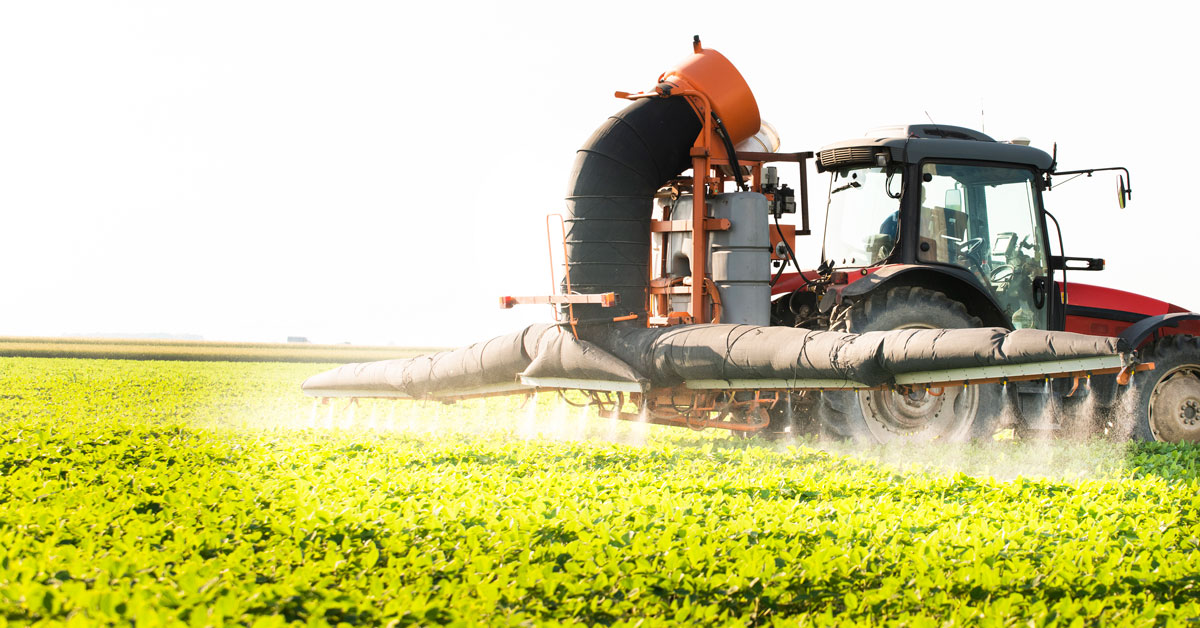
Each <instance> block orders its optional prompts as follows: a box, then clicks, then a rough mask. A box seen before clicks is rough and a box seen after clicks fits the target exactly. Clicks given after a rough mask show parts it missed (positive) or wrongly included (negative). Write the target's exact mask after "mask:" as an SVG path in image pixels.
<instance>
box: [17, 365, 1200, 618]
mask: <svg viewBox="0 0 1200 628" xmlns="http://www.w3.org/2000/svg"><path fill="white" fill-rule="evenodd" d="M324 368H325V367H324V366H321V365H296V364H250V363H205V362H189V363H177V362H132V361H102V360H49V359H0V625H2V624H4V623H5V622H11V623H16V624H24V623H37V622H48V623H67V624H73V625H94V624H98V623H108V622H116V623H125V622H135V623H136V624H137V625H138V626H143V625H145V626H155V625H186V626H204V625H213V626H220V625H225V624H230V623H239V624H244V625H253V626H272V625H282V624H289V623H292V624H305V625H327V624H333V625H336V624H350V625H355V624H359V625H389V624H392V625H414V624H415V625H427V624H433V623H464V624H487V625H508V624H520V625H524V624H530V623H544V622H555V623H581V624H596V623H601V624H619V625H626V624H628V625H633V624H639V623H643V624H647V625H652V624H671V625H680V624H704V625H708V624H721V625H730V624H732V625H760V624H782V625H796V624H800V625H808V624H818V625H840V624H858V623H865V624H872V625H875V624H887V625H904V626H937V625H959V624H971V625H985V626H992V625H995V626H1008V625H1029V624H1033V625H1038V626H1074V625H1085V624H1094V623H1111V624H1130V625H1146V626H1153V625H1185V624H1186V623H1187V621H1188V620H1189V619H1190V618H1195V617H1197V616H1200V601H1198V600H1200V496H1198V493H1200V490H1198V489H1200V479H1198V478H1200V473H1198V471H1200V449H1198V448H1197V447H1194V446H1168V445H1121V446H1115V445H1107V444H1096V443H1093V444H1082V445H1071V444H1052V445H1029V444H1025V443H1015V442H1009V443H998V444H997V445H996V447H994V448H991V449H972V448H968V449H966V450H956V451H955V452H953V453H949V452H947V451H940V452H938V453H937V455H932V456H925V455H924V454H925V453H928V446H925V447H923V448H911V449H906V450H901V451H892V452H890V453H889V452H886V451H869V452H857V453H855V452H838V453H830V452H827V451H822V450H819V449H816V448H814V447H813V446H812V445H811V444H809V445H806V444H798V445H792V446H785V445H777V444H771V443H764V442H761V441H757V440H740V439H734V438H726V437H725V436H723V435H721V434H713V433H711V432H705V433H702V434H696V433H693V432H689V431H687V430H680V429H673V428H661V429H660V428H655V427H652V426H650V427H648V426H639V425H633V426H626V425H618V424H617V423H616V422H615V421H611V420H609V419H604V418H599V417H594V416H593V417H590V418H588V419H587V421H586V424H585V425H584V426H583V427H580V426H579V425H578V424H577V423H576V417H577V414H576V413H577V412H578V411H577V410H574V409H570V411H569V413H567V412H566V411H565V410H563V409H560V408H559V407H558V406H557V404H556V403H555V402H554V401H553V400H550V399H542V400H541V401H540V403H542V404H543V407H540V408H534V409H533V410H535V411H537V413H538V414H537V416H536V417H534V416H533V414H532V412H531V413H530V414H527V413H526V411H525V410H520V409H518V408H517V407H516V406H515V405H514V402H512V401H508V400H500V401H490V402H486V403H475V404H463V405H460V406H454V407H442V406H440V405H437V406H428V407H424V406H420V405H407V406H405V405H401V404H391V403H385V402H374V403H364V404H363V405H361V406H359V407H356V408H353V410H354V411H355V413H356V416H355V417H354V418H353V420H352V421H351V420H350V419H349V418H348V411H349V408H343V406H344V405H345V402H344V401H343V402H340V404H339V405H338V406H335V407H334V408H333V411H332V412H331V410H330V408H327V407H320V408H317V412H316V413H315V414H314V412H313V409H312V408H311V407H310V403H311V402H310V401H309V400H307V399H305V398H304V397H302V396H301V395H300V394H299V392H298V386H299V382H300V381H301V380H302V379H303V378H304V377H305V376H307V375H309V374H311V373H314V372H318V371H321V370H323V369H324ZM331 416H332V417H333V418H332V420H333V421H334V423H335V424H337V425H341V426H342V428H343V429H329V427H328V425H329V421H330V418H329V417H331ZM564 417H565V418H564ZM530 420H532V421H533V427H532V428H531V427H530V426H529V425H528V423H529V421H530ZM560 424H561V425H560ZM555 425H558V427H555V428H554V429H551V428H552V427H554V426H555ZM562 425H567V426H568V427H571V429H565V428H562ZM614 426H615V427H614ZM560 428H561V429H560ZM617 428H619V429H617ZM572 430H574V431H572ZM539 432H540V433H541V435H540V436H538V435H537V433H539ZM554 438H561V439H566V440H554ZM629 442H636V443H639V444H637V445H636V446H631V445H629V444H623V443H629ZM1038 459H1041V460H1057V461H1058V462H1057V463H1055V465H1054V468H1053V470H1052V471H1053V472H1052V473H1051V474H1050V475H1049V476H1048V477H1040V478H1039V477H1031V476H1032V475H1035V473H1034V472H1035V471H1036V466H1035V465H1034V463H1033V461H1035V460H1038ZM1067 460H1071V461H1073V462H1071V463H1069V464H1068V463H1067V462H1064V461H1067ZM1014 461H1015V462H1016V463H1017V465H1018V468H1019V469H1021V473H1020V474H1018V475H1017V476H1016V477H1014V478H1013V479H997V478H1004V477H1006V474H1005V473H1002V472H1001V471H1004V470H1006V469H1011V468H1013V467H1012V465H1013V464H1014ZM964 470H965V471H969V472H970V473H971V474H970V475H968V474H966V473H963V472H962V471H964Z"/></svg>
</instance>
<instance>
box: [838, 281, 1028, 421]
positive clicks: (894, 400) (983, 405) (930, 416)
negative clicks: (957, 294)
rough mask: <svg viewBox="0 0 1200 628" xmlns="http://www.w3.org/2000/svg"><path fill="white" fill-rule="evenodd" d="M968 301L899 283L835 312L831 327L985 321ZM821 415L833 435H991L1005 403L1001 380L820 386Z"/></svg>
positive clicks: (861, 328)
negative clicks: (919, 386) (856, 388)
mask: <svg viewBox="0 0 1200 628" xmlns="http://www.w3.org/2000/svg"><path fill="white" fill-rule="evenodd" d="M982 326H983V322H982V321H981V320H980V319H979V318H978V317H976V316H972V315H971V314H970V313H968V312H967V308H966V306H964V305H963V304H962V303H959V302H958V301H954V300H952V299H950V298H949V297H947V296H946V295H944V294H942V293H941V292H936V291H934V290H929V289H927V288H921V287H916V286H899V287H895V288H891V289H887V290H880V291H878V292H875V293H873V294H871V295H869V296H867V297H866V298H864V299H860V300H858V301H856V302H854V303H851V304H850V305H849V306H847V307H845V308H843V309H842V310H841V311H840V312H836V313H835V315H834V322H833V324H832V325H831V328H832V329H833V330H835V331H847V332H852V333H856V334H859V333H863V332H868V331H887V330H892V329H923V328H924V329H939V328H952V329H953V328H964V327H982ZM825 399H826V404H825V407H824V408H822V412H821V423H822V427H823V428H824V429H825V431H826V432H827V433H828V434H829V435H831V436H834V437H837V438H843V439H847V438H848V439H851V440H855V441H860V442H867V443H871V442H877V443H886V442H889V441H893V440H900V439H914V440H944V441H965V440H969V439H973V438H984V437H990V436H991V435H992V434H993V433H994V432H995V430H996V429H997V427H998V419H999V417H1000V416H1002V414H1003V413H1002V408H1003V407H1004V404H1003V403H1002V402H1003V401H1007V400H1004V399H1003V394H1002V388H1001V387H1000V385H998V384H983V385H974V386H947V387H945V388H942V389H941V390H938V389H936V388H931V389H926V390H913V391H910V392H908V393H900V392H895V391H890V390H872V391H863V392H837V393H826V394H825Z"/></svg>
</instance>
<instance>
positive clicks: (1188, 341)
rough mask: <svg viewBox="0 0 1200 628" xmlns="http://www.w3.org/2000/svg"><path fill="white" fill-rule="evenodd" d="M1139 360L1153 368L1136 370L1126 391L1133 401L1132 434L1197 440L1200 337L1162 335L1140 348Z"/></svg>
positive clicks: (1199, 439)
mask: <svg viewBox="0 0 1200 628" xmlns="http://www.w3.org/2000/svg"><path fill="white" fill-rule="evenodd" d="M1142 361H1143V362H1153V363H1154V370H1152V371H1140V372H1138V373H1137V374H1136V375H1135V376H1134V382H1133V384H1134V385H1133V387H1132V389H1131V390H1129V391H1128V392H1127V394H1129V395H1132V400H1133V403H1134V404H1135V405H1134V406H1133V407H1132V408H1130V410H1131V414H1132V415H1133V437H1134V438H1136V439H1138V440H1145V441H1165V442H1168V443H1197V442H1200V338H1196V337H1195V336H1187V335H1171V336H1165V337H1163V338H1160V339H1159V340H1157V341H1155V342H1154V344H1152V345H1150V346H1149V347H1147V348H1146V349H1144V350H1143V351H1142Z"/></svg>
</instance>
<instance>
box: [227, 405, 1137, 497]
mask: <svg viewBox="0 0 1200 628" xmlns="http://www.w3.org/2000/svg"><path fill="white" fill-rule="evenodd" d="M1127 397H1133V395H1129V396H1127ZM625 409H626V411H630V410H633V406H632V404H627V406H626V408H625ZM1070 410H1071V412H1073V413H1074V416H1073V417H1071V418H1069V419H1066V420H1064V415H1063V413H1064V411H1065V410H1064V407H1063V404H1062V403H1061V402H1053V403H1048V404H1045V406H1044V407H1043V408H1042V412H1043V413H1045V416H1042V417H1038V418H1039V419H1042V420H1047V421H1055V422H1057V421H1063V424H1064V425H1065V426H1066V427H1067V428H1068V429H1064V430H1062V432H1061V433H1060V434H1058V435H1057V436H1056V437H1048V438H1017V437H1016V436H1015V435H1014V433H1013V431H1012V430H1008V431H1005V432H1001V433H1000V434H998V438H996V439H992V440H990V441H985V442H970V443H950V442H936V441H935V442H928V441H926V442H918V441H899V442H893V443H888V444H883V445H862V444H855V443H851V442H847V441H838V440H832V439H817V438H815V437H811V436H793V435H785V436H784V437H781V438H777V439H774V440H772V439H767V438H765V437H762V436H758V437H754V438H751V439H749V440H746V439H743V438H741V437H739V436H738V435H734V434H730V433H728V432H725V431H724V430H718V429H708V430H704V431H692V430H688V429H685V428H680V427H665V426H657V425H651V424H648V423H644V422H638V421H624V420H618V419H615V418H612V416H611V412H605V411H602V410H600V409H599V408H597V407H596V406H595V405H591V404H588V403H586V402H585V400H583V399H573V400H572V401H571V402H568V400H567V399H564V398H562V397H560V396H558V395H556V394H552V393H550V394H542V395H538V396H535V397H533V398H530V399H528V400H525V399H524V398H522V397H510V398H499V399H490V400H468V401H463V402H459V403H457V404H453V405H447V404H443V403H440V402H432V401H427V402H420V401H416V402H412V401H390V400H379V399H362V400H359V401H357V402H352V401H350V400H347V399H331V400H329V402H328V403H324V404H323V403H320V402H319V401H318V402H314V403H312V405H311V407H310V408H309V410H308V411H307V412H305V413H302V414H298V413H296V412H294V411H290V412H289V411H283V412H272V411H271V410H270V409H259V410H258V411H256V412H254V413H253V416H250V415H247V416H245V417H244V418H243V420H242V421H238V423H240V424H241V426H243V427H245V426H251V425H253V426H255V427H257V428H260V429H264V428H265V429H284V430H289V431H291V430H312V431H316V432H326V431H331V432H337V433H341V434H350V435H360V436H361V437H362V438H364V439H369V438H391V437H400V438H417V439H439V438H446V437H450V438H459V439H464V440H466V441H473V440H480V441H483V440H487V441H496V440H508V441H522V442H528V443H532V444H536V443H548V444H549V443H593V444H596V445H598V446H624V447H648V446H669V447H679V448H692V447H696V448H699V447H712V446H715V447H737V448H762V449H764V450H768V451H771V452H774V453H776V454H779V455H785V456H786V455H792V454H794V453H795V452H796V451H797V450H800V451H803V450H812V449H816V450H821V451H825V452H827V453H829V454H832V455H836V456H844V457H848V458H853V459H856V460H862V461H869V462H872V463H875V464H880V465H885V466H888V467H891V468H894V469H896V470H898V471H900V472H902V473H929V474H954V473H961V474H964V475H968V476H972V477H979V478H994V479H997V480H1001V481H1007V480H1013V479H1016V478H1018V477H1024V478H1031V479H1034V478H1045V479H1053V480H1064V481H1072V480H1086V479H1104V478H1117V477H1121V476H1122V475H1123V474H1124V473H1125V472H1126V471H1127V464H1126V462H1125V461H1126V458H1127V450H1128V445H1127V444H1126V443H1125V442H1124V441H1125V440H1126V439H1127V438H1128V433H1129V429H1130V428H1131V425H1132V419H1131V417H1132V413H1131V412H1130V410H1131V408H1116V409H1114V410H1113V411H1112V412H1111V416H1106V417H1105V420H1106V423H1105V425H1106V428H1105V429H1107V430H1108V432H1109V433H1108V434H1107V435H1104V434H1100V435H1095V434H1093V435H1090V436H1088V437H1084V436H1083V435H1082V434H1083V431H1082V430H1081V429H1079V428H1078V424H1079V423H1083V422H1087V421H1092V420H1094V415H1095V413H1096V412H1098V411H1099V410H1098V409H1097V407H1096V404H1095V402H1094V400H1093V399H1091V398H1090V395H1087V396H1084V400H1083V401H1082V403H1080V404H1078V405H1076V406H1073V407H1072V408H1070ZM634 411H635V410H634ZM1005 412H1006V413H1009V416H1008V417H1006V418H1010V419H1011V418H1013V415H1012V413H1013V412H1014V410H1013V408H1011V407H1007V408H1006V409H1005ZM1073 425H1074V426H1075V427H1072V426H1073ZM231 427H232V426H231Z"/></svg>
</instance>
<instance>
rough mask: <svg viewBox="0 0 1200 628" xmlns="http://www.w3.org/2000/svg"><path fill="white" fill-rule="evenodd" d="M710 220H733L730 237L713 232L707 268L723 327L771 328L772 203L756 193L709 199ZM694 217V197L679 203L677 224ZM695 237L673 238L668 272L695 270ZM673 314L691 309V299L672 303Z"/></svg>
mask: <svg viewBox="0 0 1200 628" xmlns="http://www.w3.org/2000/svg"><path fill="white" fill-rule="evenodd" d="M708 209H709V212H708V214H709V216H711V217H713V218H728V219H729V222H730V225H731V226H730V228H729V230H728V231H713V232H712V235H711V240H710V242H711V247H710V249H709V254H708V268H709V272H710V273H711V274H712V278H713V283H715V284H716V285H717V290H718V292H719V293H720V295H721V322H722V323H740V324H746V325H769V324H770V320H771V236H770V232H769V231H768V230H769V229H770V222H769V214H768V211H767V198H766V197H765V196H763V195H762V194H757V193H754V192H734V193H731V194H720V195H717V196H714V197H712V198H710V199H708ZM691 215H692V199H691V197H690V196H684V197H682V198H680V199H679V200H678V201H677V202H676V203H675V207H674V209H673V210H672V212H671V219H672V220H688V219H690V218H691ZM691 251H692V234H691V233H673V234H671V235H670V237H669V238H668V243H667V255H668V260H669V261H668V264H667V268H668V269H669V270H668V272H669V273H670V274H671V275H674V276H682V275H686V274H688V273H689V272H690V268H691ZM671 309H672V310H676V311H684V310H686V309H687V297H686V296H676V297H672V299H671Z"/></svg>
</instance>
